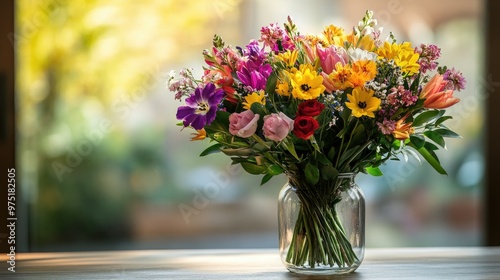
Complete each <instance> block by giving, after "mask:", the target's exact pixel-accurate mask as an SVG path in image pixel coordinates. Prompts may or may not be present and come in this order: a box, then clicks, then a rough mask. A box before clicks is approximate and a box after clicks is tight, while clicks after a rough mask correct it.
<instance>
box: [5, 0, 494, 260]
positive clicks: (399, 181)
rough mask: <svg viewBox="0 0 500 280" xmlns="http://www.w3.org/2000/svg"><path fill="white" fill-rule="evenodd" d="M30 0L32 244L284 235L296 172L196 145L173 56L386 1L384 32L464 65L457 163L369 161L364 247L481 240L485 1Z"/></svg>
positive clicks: (22, 94)
mask: <svg viewBox="0 0 500 280" xmlns="http://www.w3.org/2000/svg"><path fill="white" fill-rule="evenodd" d="M373 2H374V1H369V0H364V1H349V0H311V1H309V2H308V3H307V5H305V4H304V2H303V1H285V0H274V1H264V0H246V1H245V0H241V1H239V0H215V1H203V0H190V1H182V0H170V1H163V0H147V1H140V2H139V1H131V0H126V1H123V0H120V1H118V0H107V1H97V0H90V1H67V0H43V1H42V0H18V1H16V14H15V17H16V31H15V36H14V39H15V43H16V69H17V70H16V91H17V92H16V96H17V101H16V102H17V116H16V118H17V119H16V121H17V133H18V135H17V147H16V148H17V151H16V153H17V159H16V160H17V166H18V168H17V175H18V180H19V182H20V184H21V185H22V188H18V196H20V198H22V208H21V209H19V215H22V217H23V218H22V219H19V221H18V223H19V224H18V226H19V228H18V234H17V238H18V240H19V242H18V243H19V246H21V247H19V250H20V251H73V250H111V249H165V248H245V247H248V248H277V247H278V233H277V196H278V192H279V190H280V189H281V187H282V186H283V184H284V183H285V181H286V178H285V177H279V178H275V179H273V180H271V181H270V182H268V183H267V184H265V185H264V186H259V183H260V177H257V176H253V175H249V174H247V173H245V172H243V171H242V169H241V168H240V167H239V166H231V165H230V161H229V159H228V158H227V157H225V156H223V155H211V156H209V157H202V158H200V157H198V155H199V154H200V152H201V151H203V150H204V149H205V148H206V147H208V145H209V143H208V141H205V142H190V141H189V139H190V137H191V135H190V132H191V131H189V130H187V129H186V130H184V131H181V129H180V127H178V126H176V123H177V120H176V119H175V112H176V108H177V106H179V103H178V101H175V100H174V94H173V93H171V92H169V91H168V90H167V89H166V81H167V79H168V73H169V71H170V70H179V69H181V68H184V67H189V68H194V72H195V75H197V76H199V75H201V72H202V65H203V57H202V50H203V49H206V48H209V47H210V46H211V41H212V37H213V35H214V34H219V35H220V36H221V37H222V38H223V39H224V40H225V41H226V42H227V43H228V44H231V45H233V46H241V47H244V46H245V45H246V44H247V43H248V42H249V40H250V39H252V38H258V36H259V30H260V28H261V27H262V26H265V25H268V24H269V23H272V22H278V23H283V22H284V21H286V18H287V16H288V15H291V16H292V17H293V18H294V20H295V22H296V24H297V26H298V28H299V30H300V31H301V33H303V34H306V33H314V34H317V33H320V32H321V31H322V30H323V28H324V26H326V25H329V24H335V25H339V26H342V27H344V28H345V29H346V30H348V29H350V28H351V27H352V26H353V25H355V24H357V22H358V21H359V20H360V19H361V18H362V16H363V15H364V12H365V10H367V9H371V10H373V11H374V12H375V18H377V19H378V20H379V25H380V26H383V27H384V33H383V36H384V37H385V36H387V35H388V34H389V33H388V32H389V31H393V33H394V34H395V36H396V38H397V39H398V41H403V40H405V41H408V40H409V41H412V42H413V44H414V45H416V44H418V43H434V44H437V45H438V46H439V47H440V48H441V50H442V58H441V60H440V61H441V63H442V64H443V65H448V66H450V67H455V68H457V69H460V70H461V71H463V74H464V76H465V77H466V79H467V89H466V90H465V91H462V92H460V93H457V95H458V97H459V98H461V99H462V102H461V103H459V104H458V105H456V106H455V107H452V108H451V109H450V110H449V114H451V115H453V116H454V120H453V121H451V122H450V123H449V125H450V127H451V128H452V129H454V130H455V131H457V132H458V133H459V134H461V135H463V139H450V140H449V141H448V142H447V143H448V148H449V150H450V151H449V152H447V151H443V152H441V153H440V154H439V156H440V158H441V159H442V163H443V166H444V167H445V169H446V170H448V173H449V176H441V175H438V174H437V173H435V172H434V171H433V170H432V168H430V167H429V166H427V165H426V164H422V166H420V164H419V163H418V161H415V160H410V162H408V163H407V164H403V163H402V162H391V163H390V164H387V165H386V166H384V167H383V169H382V170H383V171H384V173H385V176H384V177H381V178H380V177H378V178H374V177H370V176H366V175H359V176H358V178H357V182H358V184H359V185H360V186H361V188H362V189H363V191H364V192H365V196H366V200H367V218H366V234H367V236H366V244H367V247H402V246H472V245H482V244H483V239H482V230H481V229H482V220H481V217H482V195H483V188H484V174H483V172H484V151H483V150H482V146H483V145H482V143H483V141H484V139H483V138H484V130H483V129H484V125H483V123H484V115H483V112H484V100H485V96H486V95H485V94H487V92H485V91H486V88H485V86H486V77H485V75H484V73H483V70H482V69H483V67H484V38H483V35H484V34H483V24H484V23H483V18H484V16H483V13H484V11H483V8H484V3H483V1H482V0H469V1H460V2H457V1H453V0H446V1H444V0H442V1H430V0H421V1H411V0H390V1H377V2H376V3H373Z"/></svg>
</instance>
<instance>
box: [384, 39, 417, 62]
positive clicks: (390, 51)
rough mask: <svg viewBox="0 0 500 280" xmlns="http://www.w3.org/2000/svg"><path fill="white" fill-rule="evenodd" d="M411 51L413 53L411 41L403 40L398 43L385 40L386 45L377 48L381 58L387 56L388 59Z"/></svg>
mask: <svg viewBox="0 0 500 280" xmlns="http://www.w3.org/2000/svg"><path fill="white" fill-rule="evenodd" d="M407 51H411V52H412V53H413V52H414V51H413V48H412V47H411V43H410V42H403V43H401V44H397V43H392V44H391V43H389V42H387V41H386V42H384V45H383V46H381V47H380V48H379V49H378V50H377V54H378V56H379V58H387V59H388V60H391V59H394V58H396V57H397V56H398V55H399V54H400V53H401V52H407Z"/></svg>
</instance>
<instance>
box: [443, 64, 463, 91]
mask: <svg viewBox="0 0 500 280" xmlns="http://www.w3.org/2000/svg"><path fill="white" fill-rule="evenodd" d="M443 80H445V81H447V82H448V84H446V86H445V87H444V89H445V90H458V91H460V90H462V89H464V88H465V83H466V82H465V78H464V76H463V75H462V72H460V71H458V70H455V68H452V69H447V70H446V72H444V74H443Z"/></svg>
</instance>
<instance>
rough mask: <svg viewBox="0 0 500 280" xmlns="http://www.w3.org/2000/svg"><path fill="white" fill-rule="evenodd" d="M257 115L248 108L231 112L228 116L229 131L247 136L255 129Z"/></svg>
mask: <svg viewBox="0 0 500 280" xmlns="http://www.w3.org/2000/svg"><path fill="white" fill-rule="evenodd" d="M259 117H260V116H259V114H254V113H253V112H252V111H250V110H246V111H244V112H241V113H232V114H231V115H230V116H229V132H230V133H231V134H232V135H235V136H238V137H242V138H248V137H250V136H252V135H253V134H254V133H255V131H256V130H257V121H258V120H259Z"/></svg>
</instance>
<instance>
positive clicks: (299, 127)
mask: <svg viewBox="0 0 500 280" xmlns="http://www.w3.org/2000/svg"><path fill="white" fill-rule="evenodd" d="M318 128H319V123H318V121H317V120H315V119H314V118H313V117H311V116H298V117H296V118H295V120H294V122H293V134H295V136H297V137H299V138H301V139H304V140H308V139H309V138H311V136H312V135H313V134H314V131H316V129H318Z"/></svg>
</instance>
